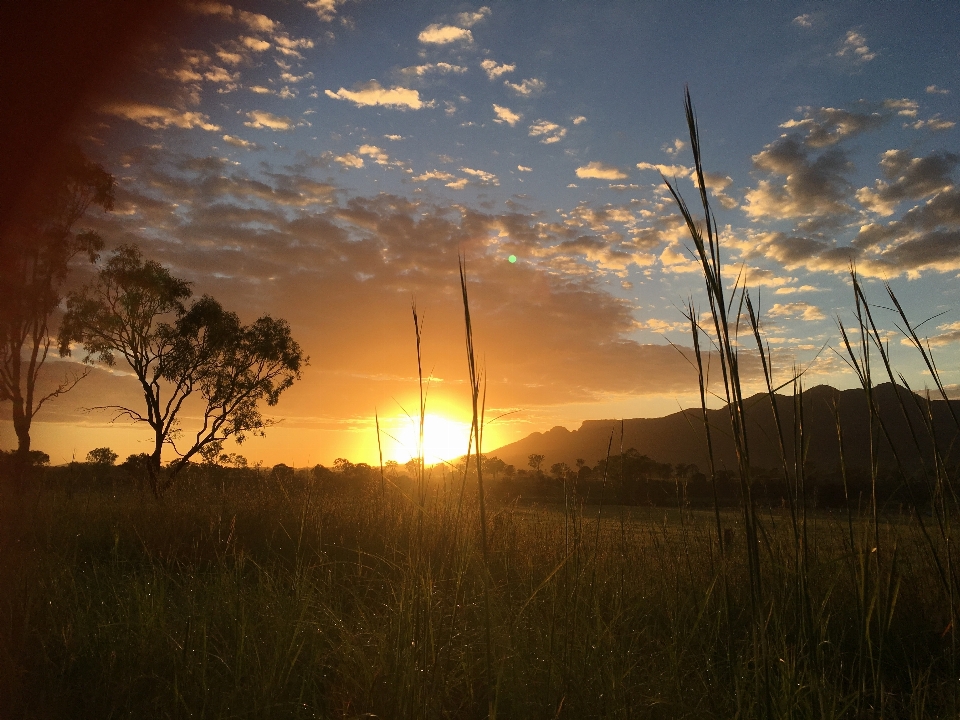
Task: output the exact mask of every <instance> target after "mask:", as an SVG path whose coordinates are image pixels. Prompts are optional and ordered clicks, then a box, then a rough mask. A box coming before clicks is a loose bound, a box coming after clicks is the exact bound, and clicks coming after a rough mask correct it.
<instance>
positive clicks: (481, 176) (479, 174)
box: [460, 167, 500, 185]
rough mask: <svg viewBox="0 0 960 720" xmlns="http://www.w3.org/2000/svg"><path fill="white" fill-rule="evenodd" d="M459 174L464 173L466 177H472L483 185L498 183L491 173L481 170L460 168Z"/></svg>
mask: <svg viewBox="0 0 960 720" xmlns="http://www.w3.org/2000/svg"><path fill="white" fill-rule="evenodd" d="M460 172H464V173H466V174H467V175H472V176H473V177H475V178H476V179H477V181H479V182H480V183H481V184H483V185H499V184H500V181H499V180H498V179H497V176H496V175H494V174H493V173H489V172H485V171H483V170H474V169H473V168H468V167H462V168H460Z"/></svg>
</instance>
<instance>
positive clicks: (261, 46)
mask: <svg viewBox="0 0 960 720" xmlns="http://www.w3.org/2000/svg"><path fill="white" fill-rule="evenodd" d="M242 42H243V44H244V46H245V47H247V48H249V49H250V50H253V51H254V52H263V51H264V50H269V49H270V43H268V42H267V41H266V40H261V39H260V38H255V37H249V36H248V37H245V38H243V41H242Z"/></svg>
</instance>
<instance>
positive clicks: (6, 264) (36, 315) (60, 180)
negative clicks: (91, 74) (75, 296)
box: [0, 145, 113, 467]
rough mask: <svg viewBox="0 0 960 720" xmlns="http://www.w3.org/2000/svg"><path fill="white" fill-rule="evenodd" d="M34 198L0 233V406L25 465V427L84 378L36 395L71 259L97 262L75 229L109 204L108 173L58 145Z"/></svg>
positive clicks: (94, 238)
mask: <svg viewBox="0 0 960 720" xmlns="http://www.w3.org/2000/svg"><path fill="white" fill-rule="evenodd" d="M37 187H39V188H41V190H40V191H39V193H37V194H35V196H33V197H30V198H28V200H27V202H26V205H25V206H24V207H23V208H20V212H19V213H17V215H16V216H15V217H14V220H13V222H10V223H8V224H5V225H4V232H3V234H2V235H0V401H10V403H11V405H12V414H13V426H14V431H15V432H16V435H17V450H18V452H19V456H18V457H19V462H20V463H21V465H23V466H24V467H27V466H29V465H30V460H29V453H30V426H31V424H32V423H33V418H34V416H35V415H36V413H37V412H38V411H39V410H40V408H41V407H43V405H44V403H45V402H47V401H48V400H50V399H52V398H54V397H57V396H58V395H62V394H63V393H65V392H67V391H69V390H70V389H71V388H72V387H73V386H74V385H76V383H77V382H78V381H79V380H80V379H81V378H82V377H83V374H82V373H81V374H79V375H75V376H72V377H65V378H64V379H63V381H62V382H61V383H60V384H59V385H58V386H57V387H56V388H54V389H53V390H52V391H50V392H48V393H46V394H44V395H43V396H41V397H38V396H37V395H36V390H37V388H36V383H37V378H38V376H39V374H40V369H41V367H42V366H43V364H44V363H45V362H46V360H47V356H48V354H49V351H50V347H51V344H52V341H51V333H50V330H49V322H50V316H51V314H52V313H53V311H54V310H55V309H56V308H57V306H58V305H59V304H60V301H61V297H60V288H61V287H62V285H63V282H64V280H65V279H66V277H67V274H68V271H69V265H70V261H71V260H72V259H73V258H74V257H76V256H77V255H78V254H80V253H84V254H86V255H87V256H88V257H89V258H90V261H91V262H93V261H94V260H96V258H97V253H98V252H99V250H100V248H101V247H103V240H102V239H101V238H100V236H99V235H98V234H97V233H95V232H92V231H89V230H88V231H83V232H75V231H74V226H75V225H76V223H77V222H78V221H79V220H80V218H82V217H83V215H84V213H85V212H86V211H87V209H88V208H89V207H90V205H97V206H99V207H101V208H103V209H105V210H109V209H111V208H112V207H113V176H111V175H110V174H109V173H108V172H106V171H105V170H104V169H103V168H102V167H101V166H100V165H97V164H96V163H94V162H92V161H90V160H89V159H88V158H87V157H86V156H84V154H83V153H82V152H81V151H80V149H79V148H77V147H76V146H73V145H66V146H63V147H61V148H60V149H59V150H58V152H57V153H56V154H55V159H54V161H53V162H52V163H51V164H50V166H49V168H48V169H47V171H46V172H45V176H44V177H43V178H42V180H41V181H40V182H39V183H38V185H37Z"/></svg>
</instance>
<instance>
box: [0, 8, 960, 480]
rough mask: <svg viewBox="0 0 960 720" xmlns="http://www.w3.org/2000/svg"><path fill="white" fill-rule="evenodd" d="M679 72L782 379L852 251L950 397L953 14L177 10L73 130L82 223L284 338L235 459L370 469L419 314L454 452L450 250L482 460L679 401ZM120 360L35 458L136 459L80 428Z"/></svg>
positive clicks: (401, 417) (410, 390) (821, 338)
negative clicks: (302, 356) (550, 432)
mask: <svg viewBox="0 0 960 720" xmlns="http://www.w3.org/2000/svg"><path fill="white" fill-rule="evenodd" d="M51 52H54V50H51ZM685 84H688V85H689V88H690V92H691V95H692V97H693V101H694V104H695V106H696V109H697V113H698V117H699V121H700V128H701V136H702V144H703V156H704V163H705V166H706V169H707V170H708V171H709V176H708V179H707V185H708V187H709V189H710V192H711V194H712V201H713V203H714V209H715V212H716V216H717V221H718V222H719V224H720V226H721V227H722V228H723V233H722V245H723V259H724V260H725V262H726V263H728V270H727V277H728V278H730V279H731V281H732V279H733V277H735V275H736V274H737V272H739V270H740V268H742V269H743V272H744V273H745V277H746V281H747V285H748V286H749V287H750V288H751V291H752V292H753V294H754V298H755V300H756V299H757V298H759V301H758V304H759V306H760V308H761V311H762V313H763V317H764V325H765V329H766V331H767V332H768V334H769V339H770V343H771V345H772V346H773V347H774V348H775V351H776V357H775V360H776V364H777V367H778V377H781V378H783V379H786V377H787V376H788V374H789V372H790V371H791V368H792V367H793V366H794V365H795V364H799V365H802V366H803V367H808V366H809V368H810V369H809V373H810V374H809V376H808V378H807V380H806V383H807V384H808V385H815V384H820V383H830V384H833V385H837V386H842V387H849V386H851V385H852V384H853V381H854V379H853V376H852V375H851V374H849V373H847V372H845V366H844V364H843V362H842V360H841V359H840V358H839V357H838V356H837V354H836V353H835V352H834V351H833V350H832V348H837V349H839V342H838V331H837V327H836V317H837V315H840V316H841V317H842V318H843V319H844V320H845V321H846V320H849V319H850V318H851V310H850V308H851V305H852V302H851V300H852V294H851V290H850V285H849V278H848V270H849V267H850V263H851V262H855V263H856V266H857V269H858V270H859V272H860V273H861V274H862V275H863V276H864V277H865V278H868V279H869V280H868V282H867V289H868V293H870V297H871V298H872V299H874V300H876V301H877V302H878V303H881V304H882V303H883V301H884V300H885V297H886V296H885V293H884V290H883V281H889V282H890V283H891V284H892V286H893V288H894V289H895V290H896V292H897V293H898V295H899V296H900V298H901V300H902V301H903V304H904V306H905V308H906V310H907V312H908V313H910V314H911V316H912V317H913V318H915V319H916V321H917V322H920V321H922V320H925V319H927V318H928V317H931V316H933V315H936V314H937V313H941V312H942V313H944V314H943V315H941V316H939V317H937V318H936V319H934V320H931V321H930V322H928V323H926V324H925V325H924V326H923V327H922V331H923V333H924V334H925V335H926V336H928V337H929V338H930V342H931V345H932V346H933V348H934V352H935V353H936V357H937V359H938V363H939V365H940V367H941V369H942V371H943V377H944V380H945V381H946V382H948V383H951V384H956V383H958V382H960V364H958V361H960V352H958V351H960V281H958V278H960V186H958V185H957V184H956V181H957V178H958V165H960V154H958V153H960V128H958V127H957V125H956V122H957V121H958V119H960V106H958V102H957V98H958V94H960V14H958V13H957V11H956V5H954V4H952V3H942V4H941V3H883V4H877V3H822V2H817V3H812V2H811V3H724V4H719V3H693V2H671V3H666V2H657V3H653V2H605V1H601V2H591V3H573V2H565V3H560V2H490V3H488V4H484V5H480V4H474V5H471V4H464V3H452V2H426V1H423V2H402V3H399V2H393V3H387V2H370V1H367V0H346V1H344V0H307V1H302V0H289V1H287V2H280V1H277V2H268V1H264V2H250V3H246V2H238V3H234V4H226V3H218V2H195V3H192V4H190V5H189V6H188V10H186V11H184V12H183V13H182V15H181V16H180V17H178V18H177V19H176V21H175V22H174V23H172V24H170V25H169V26H167V27H166V28H165V30H164V33H163V34H162V35H159V36H154V37H149V38H147V40H146V41H145V42H144V43H142V46H141V47H140V48H139V50H138V52H137V54H136V57H135V60H134V61H132V62H130V63H129V68H123V69H122V72H118V73H116V80H115V81H112V82H111V83H110V84H109V87H105V88H101V89H100V90H99V91H98V92H97V94H96V95H95V96H91V97H90V98H88V99H87V101H86V103H85V108H84V110H83V112H81V113H80V114H79V115H78V116H77V118H76V120H75V122H74V123H73V124H72V133H73V135H74V137H76V138H77V139H78V141H79V142H80V143H81V145H82V147H83V148H84V150H85V152H87V154H88V155H89V156H90V157H91V158H93V159H94V160H96V161H98V162H100V163H102V164H103V166H104V167H105V168H106V169H107V170H108V171H109V172H111V173H112V174H113V175H114V176H115V177H116V180H117V203H116V207H115V208H114V210H113V212H110V213H99V214H98V213H91V214H90V215H89V216H88V217H87V218H85V220H84V221H83V223H82V224H83V226H84V227H91V228H95V229H96V230H98V231H99V232H100V233H101V234H102V235H103V237H104V239H105V241H106V244H107V248H108V250H109V248H113V247H116V246H118V245H120V244H123V243H136V244H138V245H139V246H140V247H141V248H142V249H143V251H144V253H145V254H146V255H147V256H148V257H151V258H154V259H157V260H159V261H160V262H162V263H163V264H164V265H166V266H167V267H169V268H170V269H171V271H172V272H173V273H174V274H175V275H178V276H180V277H183V278H186V279H188V280H190V281H191V282H192V283H193V289H194V292H195V294H196V295H197V296H199V295H202V294H210V295H213V296H214V297H216V298H217V299H218V300H220V301H221V302H222V303H223V304H224V305H225V306H226V307H228V308H230V309H233V310H236V311H237V312H239V313H240V315H241V317H242V318H244V319H245V320H246V321H252V320H254V319H255V318H256V317H258V316H260V315H262V314H265V313H268V314H271V315H273V316H274V317H282V318H286V319H287V320H288V321H289V322H290V324H291V326H292V330H293V335H294V337H295V338H296V339H297V340H299V342H300V343H301V345H302V346H303V347H304V349H305V351H306V353H307V354H308V355H309V356H310V365H309V367H308V368H307V369H306V370H305V372H304V374H303V378H302V380H301V381H300V382H298V383H296V384H295V385H294V386H293V388H292V389H291V390H289V391H287V393H286V394H285V395H284V397H283V399H282V400H281V402H280V404H279V405H278V406H277V407H276V408H271V409H270V414H271V415H273V416H275V417H276V418H278V419H279V418H282V422H281V423H280V424H279V425H278V426H276V427H274V428H271V429H270V430H269V432H268V434H267V437H266V438H264V439H251V440H249V441H248V442H247V443H245V444H244V445H243V446H241V447H240V448H239V449H238V448H236V447H235V446H232V445H231V446H228V448H227V449H228V450H229V451H231V452H233V451H239V452H240V453H242V454H244V455H245V456H246V457H247V458H248V459H249V460H250V461H251V462H254V461H262V462H264V463H266V464H268V465H269V464H273V463H277V462H285V463H287V464H291V465H297V466H303V465H308V464H309V465H313V464H315V463H318V462H319V463H323V464H327V465H329V464H331V463H332V462H333V460H334V458H337V457H347V458H349V459H351V460H353V461H354V462H357V461H367V462H375V461H376V458H377V438H376V433H375V430H374V413H375V412H376V413H378V414H379V417H380V421H381V427H382V428H383V429H384V430H385V432H386V433H387V435H384V436H383V447H384V454H385V457H386V458H396V459H398V460H400V461H401V462H403V461H405V460H406V459H408V458H409V456H410V454H411V452H412V451H413V450H414V448H413V447H412V446H411V437H412V434H411V432H410V423H409V421H408V420H407V418H406V416H405V413H409V414H410V415H411V416H412V415H415V414H416V412H417V405H418V398H417V392H418V386H417V365H416V348H415V338H414V327H413V320H412V317H411V303H412V302H414V301H415V302H416V307H417V311H418V313H419V314H420V316H421V318H422V319H423V346H422V352H423V365H424V372H425V374H426V375H432V379H431V380H430V383H429V395H428V398H427V412H428V414H430V415H434V416H435V417H434V418H433V419H432V420H431V423H432V425H431V427H433V428H434V430H432V431H430V432H429V433H428V434H430V435H433V436H434V438H435V442H436V440H438V439H446V438H448V437H450V438H452V440H450V441H449V442H448V445H449V444H450V443H455V442H456V441H457V439H458V438H460V439H462V440H461V441H462V443H463V444H464V446H465V438H466V431H467V427H468V426H467V424H466V422H467V418H468V417H469V416H468V404H469V389H468V383H467V380H466V377H467V366H466V359H465V355H464V330H463V309H462V305H461V302H460V295H459V293H460V288H459V277H458V264H457V258H458V253H460V254H462V255H463V256H464V257H465V258H466V266H467V272H468V277H469V291H470V299H471V312H472V316H473V319H474V334H475V341H476V345H477V348H478V351H479V353H480V355H481V358H482V362H483V364H484V366H485V368H486V375H487V380H488V389H487V417H488V418H492V417H497V416H501V415H503V417H502V418H500V419H499V420H497V421H496V422H494V423H492V424H491V425H490V426H489V427H488V428H487V435H486V439H485V444H486V446H487V447H490V448H492V447H496V446H497V445H501V444H503V443H506V442H510V441H512V440H515V439H518V438H520V437H523V436H525V435H527V434H529V433H530V432H533V431H543V430H547V429H549V428H551V427H553V426H555V425H564V426H566V427H568V428H570V429H574V428H576V427H579V424H580V422H581V421H583V420H586V419H597V418H619V417H645V416H646V417H649V416H659V415H664V414H667V413H670V412H674V411H676V410H677V409H678V408H679V407H681V406H683V407H689V406H691V405H693V404H695V403H696V395H695V393H696V387H695V384H694V383H695V377H694V375H693V374H692V372H691V369H690V367H689V365H688V364H687V363H686V361H685V360H684V358H683V356H682V355H681V354H680V353H679V352H678V350H677V349H676V348H674V347H673V346H671V344H670V342H671V341H672V342H673V343H676V344H677V345H679V346H689V344H690V340H689V330H688V328H686V327H685V325H684V323H683V319H682V317H681V308H682V306H683V305H684V303H685V302H686V299H687V298H688V297H690V296H692V297H693V299H694V301H695V302H697V303H699V304H701V305H703V302H704V295H703V290H702V285H703V282H702V279H701V277H700V276H699V275H698V274H697V268H696V266H695V265H694V264H693V263H692V262H691V260H690V257H691V256H690V254H689V252H688V250H687V245H688V244H689V243H688V240H687V236H686V234H685V230H684V228H683V227H682V225H681V223H680V221H679V218H678V213H677V208H676V204H675V203H674V202H673V201H672V200H670V199H668V195H667V193H666V192H665V188H664V187H663V184H662V182H661V179H660V172H663V173H665V174H666V175H667V176H668V177H671V178H673V177H676V178H677V180H678V182H679V185H680V188H681V191H682V192H683V193H685V194H686V195H687V196H688V198H689V199H690V200H694V192H695V188H694V185H693V184H692V182H691V180H690V168H691V165H692V159H691V155H690V148H689V143H688V138H687V134H686V127H685V121H684V116H683V89H684V85H685ZM511 255H513V256H515V258H516V262H515V263H511V262H510V261H509V257H510V256H511ZM76 267H77V269H76V272H75V273H74V275H73V277H72V279H71V282H72V283H74V284H78V283H80V282H83V281H84V279H86V278H88V277H89V273H90V266H89V264H87V263H86V262H85V261H84V262H80V263H78V264H77V266H76ZM878 312H879V319H880V320H882V322H883V323H884V324H885V326H886V327H889V328H890V329H891V330H893V329H895V328H894V325H893V317H892V315H890V313H887V312H886V311H884V310H879V311H878ZM824 346H826V348H825V349H824V350H822V352H820V351H821V348H823V347H824ZM891 348H892V349H893V351H894V352H895V356H896V357H897V358H898V364H899V366H900V368H901V369H902V370H903V371H904V373H905V375H906V376H907V377H908V378H909V379H911V381H912V382H915V383H916V385H917V386H920V387H922V386H923V384H924V382H925V380H924V376H923V374H922V373H921V368H920V365H919V363H918V362H917V360H916V359H915V358H914V357H913V356H912V355H910V354H909V353H908V352H907V350H908V349H907V348H905V347H902V346H901V344H900V343H899V339H898V338H897V337H896V336H892V337H891ZM818 352H819V356H818V357H817V354H818ZM81 357H82V355H81V354H80V353H74V357H73V360H75V361H78V360H80V359H81ZM815 357H816V359H815ZM51 368H52V371H53V372H54V373H60V374H62V370H63V369H64V368H65V366H64V365H61V364H60V363H59V362H58V363H57V364H53V363H51ZM124 370H125V368H123V367H122V366H119V365H118V366H117V367H116V368H114V369H113V371H112V372H110V373H108V372H107V371H104V370H99V371H97V372H95V373H93V374H92V375H91V376H90V377H88V378H87V379H86V380H85V381H84V382H83V383H82V384H81V385H80V386H78V387H77V388H76V390H75V391H74V392H72V393H71V394H69V395H66V396H64V397H63V398H61V399H59V400H58V401H57V402H56V403H55V404H52V405H51V406H49V408H44V410H43V411H42V412H41V414H40V415H39V416H38V418H37V420H36V421H35V424H34V432H33V436H34V447H36V448H40V449H43V450H45V451H47V452H48V453H49V454H50V455H51V460H52V462H53V463H61V462H65V461H68V460H70V458H71V457H74V456H75V457H77V459H82V458H83V457H84V456H85V455H86V453H87V452H88V451H89V450H90V449H92V448H94V447H98V446H103V445H108V446H110V447H112V448H113V449H114V450H116V451H117V452H119V453H120V454H121V456H125V455H126V454H128V453H132V452H142V451H144V450H147V449H148V447H149V446H148V442H147V441H148V440H149V432H148V431H147V428H145V427H131V426H129V425H127V424H124V423H122V422H118V423H115V424H110V423H109V420H110V417H111V416H110V415H109V414H105V413H102V412H84V411H83V408H87V407H91V406H93V405H103V404H111V403H113V402H117V403H120V402H124V403H126V402H130V403H136V402H137V397H136V393H135V390H136V388H135V385H134V384H133V381H132V378H131V377H130V376H129V375H125V374H124V372H123V371H124ZM8 412H9V406H7V405H5V406H4V407H3V413H4V422H3V424H2V426H0V447H3V448H4V449H9V448H12V447H14V446H15V439H14V435H13V433H12V429H11V425H10V423H9V416H8ZM457 423H460V424H459V425H458V424H457ZM185 429H189V420H188V421H187V422H185ZM458 432H459V435H458ZM391 436H392V438H396V439H397V440H399V441H400V442H399V443H395V442H394V440H393V439H391ZM448 445H441V446H440V447H443V448H446V447H447V446H448ZM463 449H464V448H463V447H455V446H454V447H451V448H450V449H449V450H447V449H436V450H435V449H433V447H428V458H427V459H428V461H430V460H431V459H432V458H431V457H430V455H431V453H433V454H434V455H436V454H444V455H446V456H454V455H457V454H460V453H461V452H462V451H463Z"/></svg>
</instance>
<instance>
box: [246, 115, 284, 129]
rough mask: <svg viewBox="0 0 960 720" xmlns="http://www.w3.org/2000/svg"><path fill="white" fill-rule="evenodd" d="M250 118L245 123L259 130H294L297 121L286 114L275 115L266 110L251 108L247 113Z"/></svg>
mask: <svg viewBox="0 0 960 720" xmlns="http://www.w3.org/2000/svg"><path fill="white" fill-rule="evenodd" d="M247 117H248V118H250V119H249V120H248V121H247V122H245V123H244V125H246V126H247V127H251V128H257V129H259V130H292V129H293V128H294V127H296V123H294V121H293V120H291V119H290V118H288V117H286V116H284V115H274V114H273V113H269V112H266V111H265V110H251V111H250V112H248V113H247Z"/></svg>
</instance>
